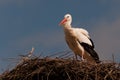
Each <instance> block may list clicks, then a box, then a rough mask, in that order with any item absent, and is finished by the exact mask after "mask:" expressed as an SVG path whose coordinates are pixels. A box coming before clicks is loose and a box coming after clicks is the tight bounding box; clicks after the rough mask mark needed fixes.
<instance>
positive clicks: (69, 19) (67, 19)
mask: <svg viewBox="0 0 120 80" xmlns="http://www.w3.org/2000/svg"><path fill="white" fill-rule="evenodd" d="M71 23H72V16H71V15H70V14H66V15H65V16H64V19H63V20H62V21H61V22H60V24H59V25H61V26H65V25H68V26H69V25H71Z"/></svg>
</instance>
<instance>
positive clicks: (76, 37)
mask: <svg viewBox="0 0 120 80" xmlns="http://www.w3.org/2000/svg"><path fill="white" fill-rule="evenodd" d="M71 23H72V16H71V15H70V14H66V15H65V16H64V19H63V20H62V21H61V22H60V24H59V25H61V26H63V29H64V33H65V39H66V42H67V44H68V46H69V48H70V49H71V50H72V51H73V52H74V54H75V57H76V59H77V55H79V56H80V57H81V59H82V60H86V61H90V62H95V63H99V62H100V61H99V56H98V54H97V53H96V51H95V50H94V44H93V41H92V40H91V38H90V36H89V33H88V32H87V30H85V29H82V28H73V27H72V26H71Z"/></svg>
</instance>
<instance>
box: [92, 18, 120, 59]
mask: <svg viewBox="0 0 120 80" xmlns="http://www.w3.org/2000/svg"><path fill="white" fill-rule="evenodd" d="M95 27H96V28H95ZM93 32H94V34H93V35H94V39H95V43H96V45H97V46H96V47H97V48H96V49H97V51H98V52H99V54H100V56H101V58H102V59H104V60H112V59H111V57H112V54H114V56H115V58H117V59H116V60H117V61H120V60H119V57H120V54H119V53H120V49H119V48H120V17H118V18H117V19H116V20H114V21H107V20H105V19H102V20H100V21H99V22H98V23H96V24H95V25H94V30H93Z"/></svg>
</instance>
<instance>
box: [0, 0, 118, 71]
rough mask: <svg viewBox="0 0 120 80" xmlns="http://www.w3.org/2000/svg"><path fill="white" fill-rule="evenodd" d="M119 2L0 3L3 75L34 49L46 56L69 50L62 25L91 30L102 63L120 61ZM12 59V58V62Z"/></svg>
mask: <svg viewBox="0 0 120 80" xmlns="http://www.w3.org/2000/svg"><path fill="white" fill-rule="evenodd" d="M119 8H120V0H0V72H3V71H4V70H6V69H7V68H9V67H10V66H11V65H12V64H14V63H15V61H17V60H18V59H17V58H18V56H19V55H21V54H26V53H27V52H29V51H30V50H31V48H32V47H34V48H35V52H34V54H35V55H40V54H42V53H43V55H44V56H48V55H51V54H52V53H55V52H59V51H64V50H70V49H69V48H68V46H67V44H66V42H65V39H64V32H63V29H62V27H61V26H59V25H58V24H59V22H60V21H61V20H62V19H63V17H64V15H65V14H67V13H69V14H71V15H72V17H73V22H72V26H73V27H79V28H84V29H86V30H88V32H89V34H90V36H91V38H92V40H93V41H94V44H95V50H96V51H97V52H98V55H99V56H100V59H101V60H112V55H114V57H115V61H117V62H120V49H119V48H120V41H119V40H120V35H119V34H120V31H119V30H120V9H119ZM9 58H12V59H9Z"/></svg>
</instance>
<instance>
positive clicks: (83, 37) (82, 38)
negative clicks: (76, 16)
mask: <svg viewBox="0 0 120 80" xmlns="http://www.w3.org/2000/svg"><path fill="white" fill-rule="evenodd" d="M75 32H76V37H77V39H78V40H79V42H80V43H82V42H84V43H86V44H89V45H91V46H92V47H93V48H94V44H93V41H92V40H91V39H90V36H89V33H88V32H87V30H85V29H82V28H76V29H75Z"/></svg>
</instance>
